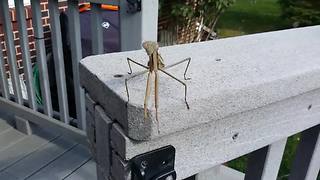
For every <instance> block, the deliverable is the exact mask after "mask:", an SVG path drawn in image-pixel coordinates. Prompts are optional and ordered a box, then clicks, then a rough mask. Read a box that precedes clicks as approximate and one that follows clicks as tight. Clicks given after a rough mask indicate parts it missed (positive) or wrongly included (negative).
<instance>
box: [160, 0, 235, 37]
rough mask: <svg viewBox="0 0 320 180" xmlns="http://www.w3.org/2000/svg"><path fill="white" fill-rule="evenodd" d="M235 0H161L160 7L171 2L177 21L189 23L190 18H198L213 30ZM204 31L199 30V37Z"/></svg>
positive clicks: (172, 11)
mask: <svg viewBox="0 0 320 180" xmlns="http://www.w3.org/2000/svg"><path fill="white" fill-rule="evenodd" d="M235 2H236V0H187V1H185V0H170V2H169V1H168V0H160V7H163V5H164V4H166V3H170V8H171V14H172V16H173V17H174V18H175V19H176V20H178V21H177V22H179V23H180V24H187V23H188V22H189V21H190V20H196V21H199V22H200V23H201V24H204V25H206V26H207V27H209V29H210V31H211V32H212V31H213V30H214V28H215V26H216V24H217V22H218V20H219V18H220V16H221V14H222V13H223V12H224V11H225V10H226V9H227V8H229V7H230V6H231V5H233V4H234V3H235ZM160 14H161V11H160ZM202 33H203V32H202V31H199V34H198V36H197V39H199V38H201V36H202ZM209 34H210V33H209ZM208 36H209V35H208ZM208 38H209V37H207V38H206V40H207V39H208Z"/></svg>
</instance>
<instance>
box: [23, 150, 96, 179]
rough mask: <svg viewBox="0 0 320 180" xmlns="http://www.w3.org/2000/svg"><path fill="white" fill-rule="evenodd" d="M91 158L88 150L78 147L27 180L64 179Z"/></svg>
mask: <svg viewBox="0 0 320 180" xmlns="http://www.w3.org/2000/svg"><path fill="white" fill-rule="evenodd" d="M90 158H91V155H90V153H89V151H88V149H87V148H85V147H84V146H82V145H77V146H76V147H74V148H73V149H71V150H70V151H68V152H66V153H64V154H63V155H62V156H60V157H59V158H58V159H56V160H55V161H53V162H52V163H50V164H49V165H48V166H46V167H44V168H43V169H41V170H39V171H38V172H37V173H35V174H34V175H32V176H30V177H28V178H26V179H29V180H39V179H48V180H56V179H63V178H65V177H67V176H69V175H70V174H72V173H73V172H74V171H75V170H76V169H78V168H79V167H81V166H82V165H83V164H84V163H85V162H87V161H88V160H89V159H90Z"/></svg>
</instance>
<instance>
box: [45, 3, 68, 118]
mask: <svg viewBox="0 0 320 180" xmlns="http://www.w3.org/2000/svg"><path fill="white" fill-rule="evenodd" d="M58 7H59V4H58V0H49V13H50V25H51V39H52V50H53V59H54V65H55V74H56V83H57V88H58V99H59V112H60V120H62V121H63V122H65V123H69V110H68V97H67V88H66V77H65V68H64V57H63V49H62V38H61V26H60V19H59V8H58Z"/></svg>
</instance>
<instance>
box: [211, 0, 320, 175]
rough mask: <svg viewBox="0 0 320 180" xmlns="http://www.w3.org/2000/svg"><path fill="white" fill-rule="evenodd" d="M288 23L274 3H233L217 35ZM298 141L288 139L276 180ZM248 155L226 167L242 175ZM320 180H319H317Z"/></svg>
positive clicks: (272, 0) (284, 26)
mask: <svg viewBox="0 0 320 180" xmlns="http://www.w3.org/2000/svg"><path fill="white" fill-rule="evenodd" d="M290 27H291V26H290V24H289V22H286V21H285V20H284V19H282V18H281V9H280V6H279V4H278V3H277V0H237V1H236V3H235V4H234V5H233V6H232V7H231V8H229V9H228V10H227V11H226V12H225V13H224V14H223V15H222V16H221V18H220V20H219V22H218V24H217V28H216V30H217V33H218V36H219V37H220V38H223V37H232V36H239V35H245V34H253V33H259V32H267V31H275V30H281V29H287V28H290ZM298 142H299V135H295V136H293V137H290V138H288V141H287V145H286V149H285V153H284V156H283V160H282V164H281V168H280V171H279V176H278V180H287V179H288V175H289V173H290V167H291V164H292V161H293V157H294V154H295V150H296V146H297V144H298ZM247 161H248V156H243V157H240V158H238V159H236V160H233V161H231V162H229V163H228V166H230V167H232V168H234V169H237V170H239V171H242V172H245V169H246V166H247ZM318 179H319V180H320V178H318Z"/></svg>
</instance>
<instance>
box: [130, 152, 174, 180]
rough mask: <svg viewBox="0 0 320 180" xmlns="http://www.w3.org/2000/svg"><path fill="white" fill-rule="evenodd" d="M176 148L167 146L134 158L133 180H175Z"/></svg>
mask: <svg viewBox="0 0 320 180" xmlns="http://www.w3.org/2000/svg"><path fill="white" fill-rule="evenodd" d="M175 151H176V150H175V148H174V147H173V146H166V147H163V148H160V149H157V150H154V151H150V152H147V153H145V154H141V155H138V156H136V157H134V158H132V159H131V160H130V161H131V170H132V179H133V180H175V179H176V178H177V174H176V171H175V170H174V161H175Z"/></svg>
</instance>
